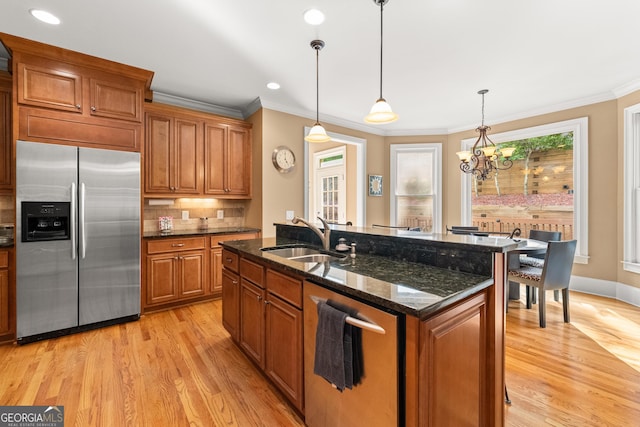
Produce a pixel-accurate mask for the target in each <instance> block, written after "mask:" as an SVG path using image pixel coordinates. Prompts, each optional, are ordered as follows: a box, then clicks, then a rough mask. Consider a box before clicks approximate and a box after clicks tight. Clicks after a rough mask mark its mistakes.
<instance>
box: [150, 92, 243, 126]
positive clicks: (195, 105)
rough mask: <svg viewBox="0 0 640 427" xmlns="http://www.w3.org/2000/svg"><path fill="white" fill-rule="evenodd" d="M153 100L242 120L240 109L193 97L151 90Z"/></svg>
mask: <svg viewBox="0 0 640 427" xmlns="http://www.w3.org/2000/svg"><path fill="white" fill-rule="evenodd" d="M153 101H154V102H161V103H163V104H169V105H175V106H176V107H184V108H190V109H192V110H198V111H205V112H207V113H213V114H218V115H220V116H225V117H231V118H234V119H242V120H244V118H245V117H244V116H243V115H242V111H240V110H237V109H235V108H228V107H223V106H220V105H215V104H211V103H209V102H203V101H196V100H194V99H188V98H183V97H181V96H177V95H171V94H169V93H164V92H158V91H153Z"/></svg>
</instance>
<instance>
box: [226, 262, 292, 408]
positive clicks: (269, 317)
mask: <svg viewBox="0 0 640 427" xmlns="http://www.w3.org/2000/svg"><path fill="white" fill-rule="evenodd" d="M222 256H223V261H226V259H227V258H228V262H224V271H223V291H222V307H223V324H224V327H225V328H226V329H227V331H228V332H229V333H230V334H231V336H232V338H233V339H234V340H235V341H236V342H237V343H238V345H239V346H240V348H242V349H243V350H244V352H245V353H246V354H247V356H248V357H249V358H250V359H251V360H253V361H254V362H255V363H256V365H258V366H259V367H260V368H261V369H262V370H263V371H264V373H265V375H266V376H267V377H269V378H270V379H271V380H272V382H273V383H274V384H275V385H276V386H277V387H278V388H279V389H280V390H281V391H282V393H284V395H285V396H287V398H288V399H289V400H290V401H291V403H292V404H293V405H294V406H295V407H296V408H297V409H298V410H300V411H301V412H302V411H303V409H304V365H303V332H302V330H303V316H302V281H301V280H300V279H298V278H296V277H292V276H289V275H287V274H284V273H281V272H278V271H275V270H273V269H271V268H267V267H266V266H263V265H261V264H259V263H257V262H254V261H253V260H248V259H245V258H239V257H238V255H237V254H235V253H233V252H230V251H227V250H223V255H222ZM238 264H239V271H240V286H238V285H237V278H238V277H237V275H236V273H235V272H234V270H233V269H234V268H235V269H236V270H235V271H237V270H238V268H237V267H236V266H237V265H238ZM235 310H237V311H235ZM236 315H237V317H236ZM236 319H238V321H237V323H235V320H236ZM236 331H239V332H236Z"/></svg>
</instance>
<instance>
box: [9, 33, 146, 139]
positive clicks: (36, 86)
mask: <svg viewBox="0 0 640 427" xmlns="http://www.w3.org/2000/svg"><path fill="white" fill-rule="evenodd" d="M0 41H2V43H3V44H4V45H5V46H6V47H7V48H8V50H9V51H10V53H11V63H12V72H13V75H14V90H15V92H16V97H15V99H16V100H15V105H14V107H15V108H16V110H17V114H18V115H19V129H18V134H17V138H19V139H25V140H32V141H40V142H54V143H60V144H69V145H86V146H92V147H102V148H112V149H118V150H128V151H140V148H141V146H142V135H143V129H142V119H143V104H144V100H145V97H147V98H150V97H151V91H150V89H149V87H150V85H151V78H152V77H153V73H152V72H150V71H146V70H142V69H139V68H135V67H130V66H127V65H123V64H119V63H115V62H111V61H107V60H104V59H100V58H95V57H92V56H88V55H84V54H81V53H77V52H72V51H68V50H65V49H61V48H57V47H54V46H48V45H44V44H41V43H37V42H32V41H29V40H25V39H21V38H19V37H15V36H10V35H7V34H2V33H0Z"/></svg>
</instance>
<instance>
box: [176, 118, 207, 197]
mask: <svg viewBox="0 0 640 427" xmlns="http://www.w3.org/2000/svg"><path fill="white" fill-rule="evenodd" d="M175 123H176V124H175V128H176V129H175V132H176V135H175V143H174V147H175V161H176V192H179V193H195V194H197V193H199V192H200V185H199V183H200V182H201V181H200V167H199V166H198V165H199V161H200V158H201V156H202V154H201V153H200V145H201V143H200V141H201V136H200V125H199V124H198V123H197V122H193V121H188V120H182V119H176V121H175Z"/></svg>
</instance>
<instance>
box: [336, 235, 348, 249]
mask: <svg viewBox="0 0 640 427" xmlns="http://www.w3.org/2000/svg"><path fill="white" fill-rule="evenodd" d="M349 249H351V248H350V247H349V245H347V239H345V238H344V237H341V238H339V239H338V244H337V245H336V251H338V252H347V251H348V250H349Z"/></svg>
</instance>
